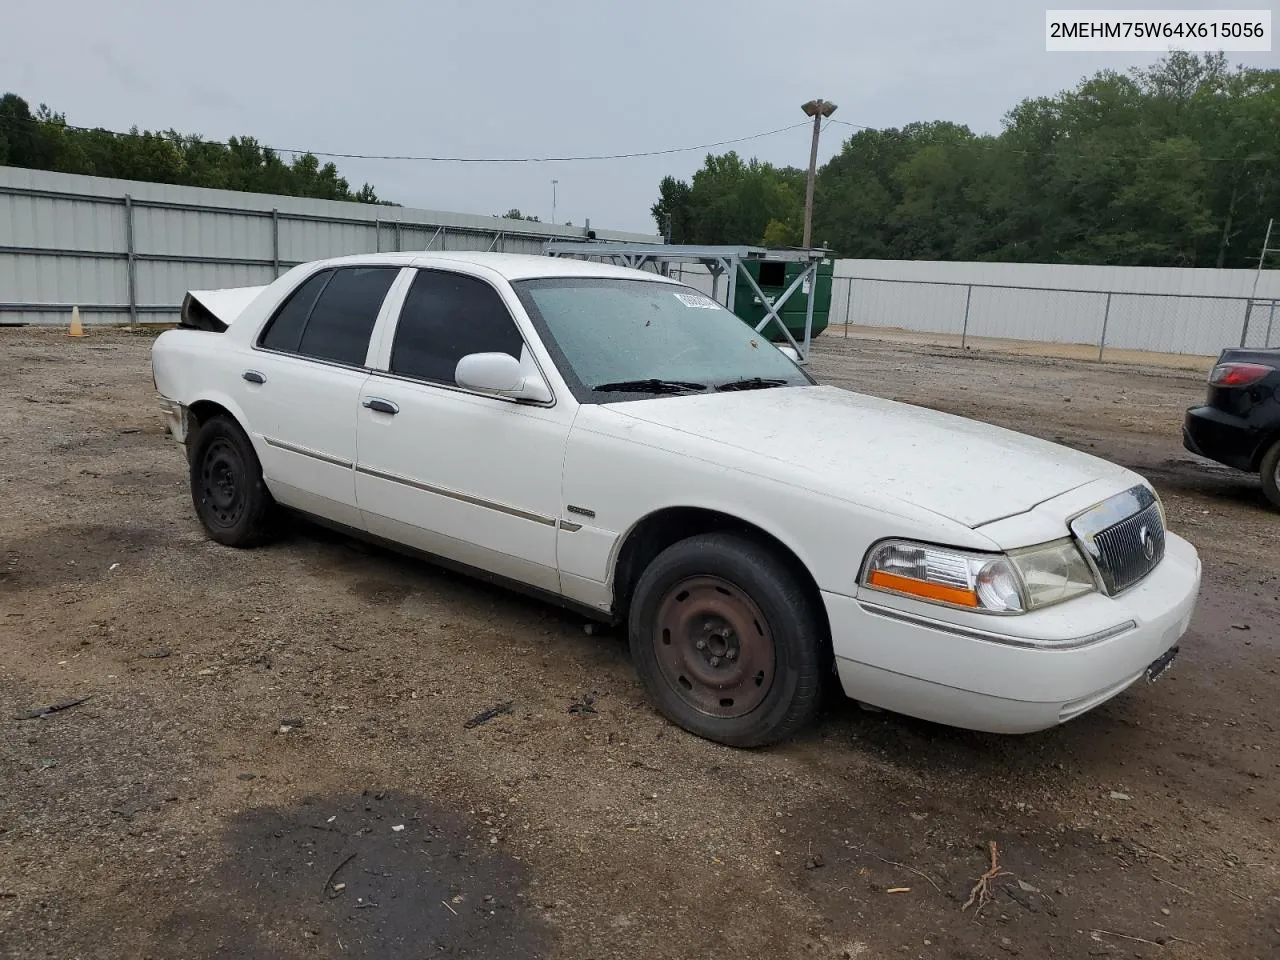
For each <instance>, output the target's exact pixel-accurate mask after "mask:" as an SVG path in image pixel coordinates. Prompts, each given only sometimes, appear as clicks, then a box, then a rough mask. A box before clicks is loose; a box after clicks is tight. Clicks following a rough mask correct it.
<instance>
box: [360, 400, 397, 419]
mask: <svg viewBox="0 0 1280 960" xmlns="http://www.w3.org/2000/svg"><path fill="white" fill-rule="evenodd" d="M362 403H363V404H364V406H365V407H367V408H368V409H370V410H377V411H378V412H379V413H389V414H391V415H392V416H393V417H394V416H395V415H396V414H397V413H399V412H400V408H399V407H397V406H396V405H395V404H394V403H392V402H391V401H390V400H383V399H382V398H381V397H365V398H364V400H363V401H362Z"/></svg>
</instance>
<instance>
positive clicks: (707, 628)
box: [702, 620, 715, 633]
mask: <svg viewBox="0 0 1280 960" xmlns="http://www.w3.org/2000/svg"><path fill="white" fill-rule="evenodd" d="M714 629H715V624H714V623H712V622H711V621H710V620H708V621H707V622H706V623H704V624H703V625H702V632H703V633H710V632H711V631H712V630H714Z"/></svg>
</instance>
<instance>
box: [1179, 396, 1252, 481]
mask: <svg viewBox="0 0 1280 960" xmlns="http://www.w3.org/2000/svg"><path fill="white" fill-rule="evenodd" d="M1259 439H1260V437H1259V433H1258V430H1257V428H1256V427H1254V426H1252V425H1250V423H1249V421H1247V420H1245V419H1244V418H1242V417H1237V416H1234V415H1232V414H1230V413H1226V412H1225V411H1223V410H1219V409H1217V408H1216V407H1192V408H1191V409H1190V410H1188V411H1187V415H1186V417H1185V419H1184V420H1183V422H1182V445H1183V446H1184V447H1186V448H1187V449H1188V450H1190V451H1191V452H1192V453H1194V454H1196V455H1197V456H1201V457H1205V458H1207V459H1209V460H1214V461H1216V462H1217V463H1221V464H1224V465H1225V466H1228V467H1235V468H1236V469H1237V470H1247V471H1249V472H1251V473H1252V472H1254V471H1255V470H1256V467H1255V466H1254V463H1255V456H1256V453H1257V449H1258V443H1259Z"/></svg>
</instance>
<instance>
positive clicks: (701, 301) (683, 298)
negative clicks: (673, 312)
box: [674, 293, 719, 310]
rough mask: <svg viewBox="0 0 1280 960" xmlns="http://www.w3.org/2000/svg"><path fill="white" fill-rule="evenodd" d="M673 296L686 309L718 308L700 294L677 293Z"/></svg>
mask: <svg viewBox="0 0 1280 960" xmlns="http://www.w3.org/2000/svg"><path fill="white" fill-rule="evenodd" d="M674 296H675V298H676V299H677V300H679V301H680V302H681V303H683V304H684V305H685V306H686V307H696V308H697V309H699V310H714V309H715V308H716V307H718V306H719V304H718V303H716V302H715V301H714V300H712V299H711V298H710V297H704V296H702V294H700V293H677V294H675V295H674Z"/></svg>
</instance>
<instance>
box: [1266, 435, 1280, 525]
mask: <svg viewBox="0 0 1280 960" xmlns="http://www.w3.org/2000/svg"><path fill="white" fill-rule="evenodd" d="M1262 492H1263V493H1265V494H1266V495H1267V499H1268V500H1270V501H1271V505H1272V506H1273V507H1275V508H1276V509H1278V510H1280V440H1277V441H1276V442H1275V443H1273V444H1272V445H1271V449H1270V450H1268V451H1267V454H1266V456H1264V457H1263V458H1262Z"/></svg>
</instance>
